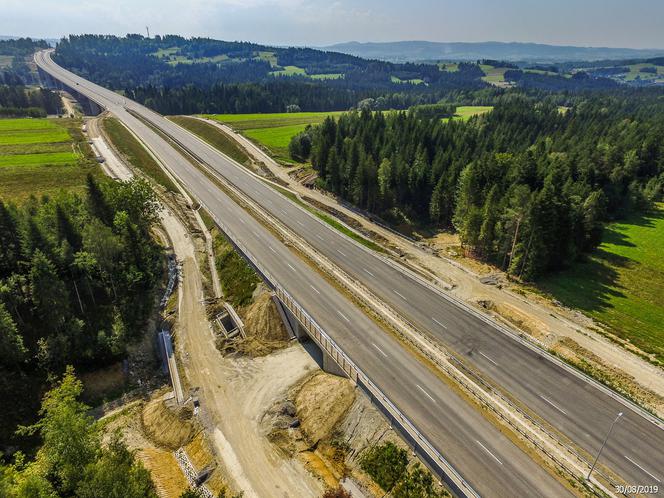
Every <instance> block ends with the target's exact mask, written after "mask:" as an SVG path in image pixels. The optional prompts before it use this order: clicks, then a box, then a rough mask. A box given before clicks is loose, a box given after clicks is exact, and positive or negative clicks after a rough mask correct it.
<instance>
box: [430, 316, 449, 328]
mask: <svg viewBox="0 0 664 498" xmlns="http://www.w3.org/2000/svg"><path fill="white" fill-rule="evenodd" d="M431 319H432V320H433V321H434V322H436V323H437V324H438V325H440V326H441V327H443V328H444V329H447V325H443V324H442V323H440V322H439V321H438V320H436V319H435V318H434V317H431Z"/></svg>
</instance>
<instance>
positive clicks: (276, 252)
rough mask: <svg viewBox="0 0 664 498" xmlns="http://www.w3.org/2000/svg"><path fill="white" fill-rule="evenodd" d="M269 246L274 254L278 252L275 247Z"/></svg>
mask: <svg viewBox="0 0 664 498" xmlns="http://www.w3.org/2000/svg"><path fill="white" fill-rule="evenodd" d="M267 247H269V248H270V251H272V252H273V253H274V254H277V251H275V250H274V248H273V247H272V246H267Z"/></svg>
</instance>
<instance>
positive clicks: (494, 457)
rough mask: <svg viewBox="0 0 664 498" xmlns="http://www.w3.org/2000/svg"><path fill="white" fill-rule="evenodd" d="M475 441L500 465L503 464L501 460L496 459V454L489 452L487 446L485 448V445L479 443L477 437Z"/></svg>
mask: <svg viewBox="0 0 664 498" xmlns="http://www.w3.org/2000/svg"><path fill="white" fill-rule="evenodd" d="M475 442H476V443H477V444H479V445H480V446H481V447H482V449H483V450H484V451H486V452H487V453H488V454H489V455H491V457H492V458H493V459H494V460H495V461H496V462H498V463H499V464H500V465H502V464H503V462H501V461H500V460H499V459H498V457H497V456H496V455H494V454H493V453H491V452H490V451H489V448H487V447H486V446H484V445H483V444H482V443H480V442H479V441H478V440H477V439H476V440H475Z"/></svg>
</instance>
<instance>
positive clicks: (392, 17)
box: [0, 0, 664, 49]
mask: <svg viewBox="0 0 664 498" xmlns="http://www.w3.org/2000/svg"><path fill="white" fill-rule="evenodd" d="M3 3H5V4H6V5H4V6H3V16H2V18H0V34H2V35H7V36H32V37H38V38H60V37H62V36H65V35H68V34H80V33H98V34H116V35H124V34H126V33H141V34H145V32H146V30H145V27H146V25H147V26H149V27H150V34H151V35H156V34H180V35H183V36H187V37H189V36H207V37H211V38H216V39H221V40H246V41H253V42H257V43H263V44H267V45H295V46H314V47H316V46H327V45H333V44H335V43H344V42H349V41H358V42H395V41H432V42H488V41H497V42H505V43H510V42H520V43H542V44H547V45H564V46H581V47H606V48H638V49H664V30H662V29H661V19H663V18H664V2H657V0H633V1H630V2H627V1H624V0H586V1H585V2H583V3H582V4H580V2H577V1H574V0H560V1H558V2H555V3H554V2H538V4H537V5H533V2H529V1H528V0H505V1H503V2H500V4H498V3H496V2H491V1H490V0H470V1H468V2H465V3H464V4H463V5H459V4H458V2H453V1H449V0H438V1H435V0H412V1H411V2H408V3H403V2H396V1H391V0H385V1H382V2H381V1H379V0H363V1H360V2H357V1H355V2H353V1H351V0H333V1H332V2H326V1H323V0H191V1H190V2H189V3H188V5H186V6H183V5H182V2H178V1H176V0H138V1H131V0H116V1H115V2H113V3H109V2H101V1H93V2H90V1H84V0H66V1H62V2H59V3H53V2H51V1H49V0H34V1H31V2H29V3H27V2H25V1H23V0H6V1H5V2H3Z"/></svg>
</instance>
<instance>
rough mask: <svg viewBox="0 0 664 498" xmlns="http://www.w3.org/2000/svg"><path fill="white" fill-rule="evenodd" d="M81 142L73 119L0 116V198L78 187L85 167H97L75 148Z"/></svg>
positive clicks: (16, 198)
mask: <svg viewBox="0 0 664 498" xmlns="http://www.w3.org/2000/svg"><path fill="white" fill-rule="evenodd" d="M84 143H85V142H84V141H83V137H82V135H81V134H80V131H79V128H78V122H77V121H74V120H70V119H60V120H54V119H0V199H2V200H3V201H8V200H11V201H15V202H22V201H24V200H25V199H27V198H28V197H30V196H31V195H35V196H41V195H53V194H55V193H57V192H58V191H60V190H61V189H74V190H79V189H80V190H82V189H83V186H84V185H85V177H86V175H87V173H88V171H94V170H95V169H96V170H98V169H99V168H95V167H94V165H95V164H96V163H95V162H93V159H91V158H90V157H88V158H87V159H86V158H85V157H83V155H82V153H81V152H79V151H80V150H81V149H82V147H81V146H82V144H84ZM86 146H87V144H86ZM84 149H85V150H87V147H84ZM88 154H89V153H88Z"/></svg>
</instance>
